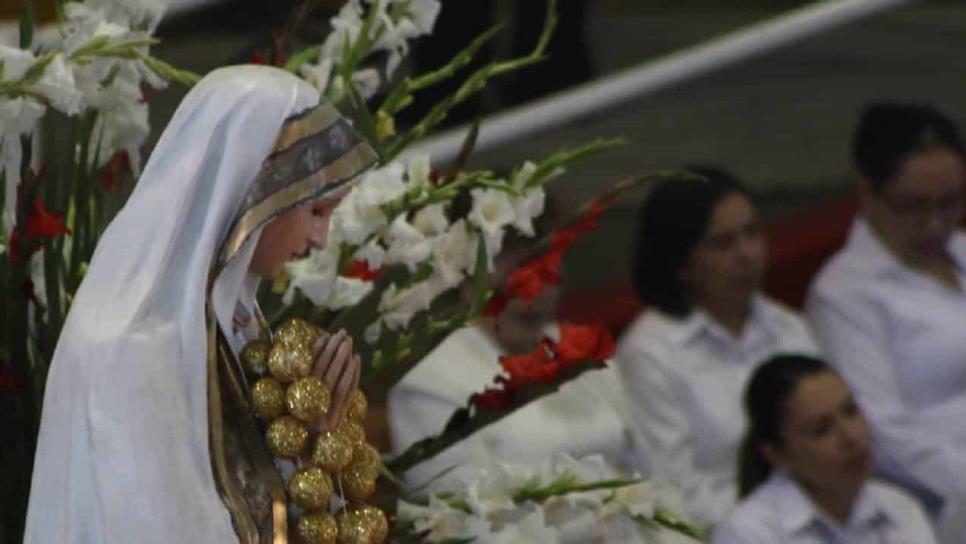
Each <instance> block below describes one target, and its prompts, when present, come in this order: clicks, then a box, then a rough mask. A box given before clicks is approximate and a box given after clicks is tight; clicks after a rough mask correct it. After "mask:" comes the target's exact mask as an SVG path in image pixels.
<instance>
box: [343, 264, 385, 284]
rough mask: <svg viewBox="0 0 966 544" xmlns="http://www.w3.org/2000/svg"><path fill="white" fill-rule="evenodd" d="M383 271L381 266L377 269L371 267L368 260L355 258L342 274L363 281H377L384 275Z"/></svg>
mask: <svg viewBox="0 0 966 544" xmlns="http://www.w3.org/2000/svg"><path fill="white" fill-rule="evenodd" d="M383 272H384V271H383V269H381V268H376V269H375V270H373V269H371V268H369V264H368V263H367V262H366V261H361V260H359V259H354V260H352V261H350V262H349V264H348V265H347V266H346V270H345V272H344V273H343V274H342V275H343V276H344V277H346V278H353V279H357V280H362V281H375V280H378V279H379V278H380V277H382V274H383Z"/></svg>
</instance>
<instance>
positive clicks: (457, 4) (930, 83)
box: [0, 0, 966, 291]
mask: <svg viewBox="0 0 966 544" xmlns="http://www.w3.org/2000/svg"><path fill="white" fill-rule="evenodd" d="M314 3H315V4H316V5H317V6H319V8H318V9H316V10H315V11H314V13H312V14H311V16H310V19H308V20H306V21H304V24H302V25H300V26H301V28H302V30H301V31H300V32H298V33H297V34H296V35H295V40H296V41H299V42H303V43H316V42H319V41H321V38H322V36H323V35H324V33H325V30H326V24H325V21H326V18H327V17H328V15H331V14H332V13H334V12H335V11H336V10H338V8H339V6H340V5H341V2H340V1H339V0H314ZM834 3H835V2H824V3H823V4H834ZM897 3H898V2H897ZM19 4H20V3H19V2H16V1H12V0H4V2H3V7H2V11H0V13H2V16H3V18H4V19H5V20H6V23H5V24H4V25H3V29H2V32H0V38H2V39H3V40H4V41H5V42H7V43H11V42H12V40H14V39H15V37H16V24H15V18H16V15H17V12H18V9H19ZM48 4H50V3H48V2H42V1H41V2H37V10H38V15H39V16H40V17H41V18H43V17H46V18H48V19H49V18H51V17H53V9H52V7H50V6H49V5H48ZM300 4H302V2H300V1H293V0H271V1H269V0H224V1H219V0H171V2H170V4H169V10H168V15H167V16H166V18H165V20H164V21H163V22H162V25H161V27H160V28H159V30H158V32H157V36H158V37H159V38H160V39H161V40H162V43H161V44H160V45H158V46H156V48H154V52H155V54H156V55H157V56H158V57H160V58H162V59H164V60H166V61H168V62H170V63H172V64H174V65H175V66H178V67H181V68H184V69H188V70H192V71H195V72H198V73H205V72H207V71H209V70H211V69H213V68H216V67H218V66H223V65H226V64H233V63H240V62H249V61H251V60H252V59H259V60H262V61H266V62H271V54H272V43H273V29H274V30H275V31H276V32H277V31H278V29H281V28H283V27H284V26H285V25H286V22H287V21H288V20H289V17H290V14H291V13H292V12H293V10H294V9H296V8H297V7H298V6H299V5H300ZM811 4H812V3H810V2H802V1H792V0H730V1H728V2H720V1H716V0H595V1H582V0H561V6H560V11H561V13H560V19H561V20H560V26H559V27H558V32H557V34H556V37H555V38H554V41H553V43H552V45H551V49H550V51H551V52H550V55H551V56H550V58H549V59H548V60H547V61H546V62H545V63H544V64H542V65H540V66H538V67H536V68H533V69H531V70H528V71H524V72H522V73H520V74H518V75H510V76H508V77H506V78H504V79H497V80H496V81H495V82H494V84H493V85H492V88H490V89H488V91H487V92H486V93H485V94H484V95H483V96H482V97H481V98H480V100H478V101H475V102H471V103H469V104H467V105H466V107H463V108H461V109H459V110H458V111H457V112H456V115H454V117H453V118H452V119H451V120H450V121H449V126H451V127H452V126H459V125H461V124H462V123H465V122H468V121H471V120H473V119H475V118H477V117H478V116H482V115H488V114H492V113H495V112H498V111H501V110H505V109H507V108H512V107H514V106H521V105H523V104H528V103H530V102H532V101H534V100H537V99H540V98H546V97H547V96H548V95H553V94H554V93H561V92H567V91H568V90H573V89H575V88H579V87H581V86H583V87H584V88H587V87H586V86H588V85H593V84H594V83H595V82H600V81H601V80H602V79H603V78H608V77H611V76H616V75H619V74H621V73H623V72H624V71H628V70H634V69H636V68H639V67H641V66H642V65H644V64H645V63H649V62H657V61H660V60H661V59H664V58H665V57H666V56H667V55H669V54H673V53H675V52H681V51H682V50H685V49H686V48H691V47H696V46H700V45H702V44H707V43H708V42H709V41H711V40H715V39H720V38H722V37H724V36H728V35H729V33H736V32H742V31H744V30H746V29H748V28H749V27H750V26H752V25H755V24H760V23H764V22H768V21H774V20H776V19H777V18H781V17H788V16H789V14H791V13H793V12H794V11H795V10H798V9H802V8H804V7H807V6H809V5H811ZM898 4H902V5H899V6H898V7H894V8H892V9H885V10H882V11H881V12H878V13H876V14H874V15H871V16H868V17H863V18H861V19H858V20H856V21H853V22H851V23H848V24H845V25H844V26H837V27H835V28H832V29H830V30H826V31H822V32H819V33H817V34H814V35H812V36H810V37H807V38H805V39H802V40H799V41H796V42H794V43H791V44H789V45H785V46H782V47H780V48H778V49H775V50H772V51H769V52H767V53H764V54H760V55H754V56H751V57H750V58H748V59H746V60H743V61H741V62H738V63H732V64H730V65H728V66H724V67H721V68H718V69H715V70H711V71H707V72H705V73H703V74H702V75H700V76H698V77H694V78H688V79H685V80H682V81H679V82H677V83H675V84H673V85H670V86H666V87H664V88H663V89H660V90H659V91H657V92H654V93H649V94H646V95H643V96H638V97H636V98H634V99H631V100H625V101H621V102H619V103H616V104H609V105H608V104H607V97H606V96H601V97H600V105H599V107H594V108H592V111H588V113H586V114H584V115H581V116H579V117H578V118H577V119H575V120H573V121H570V122H568V123H566V124H564V125H563V126H557V127H551V128H549V129H546V130H537V131H536V132H533V133H530V134H528V135H527V136H525V137H523V138H518V139H514V140H511V141H506V142H502V143H499V144H497V145H494V146H492V147H490V148H488V149H485V150H482V151H480V152H478V153H476V154H475V155H474V156H473V158H472V159H471V163H470V166H471V167H473V168H487V169H492V170H503V169H507V168H509V167H511V166H512V165H514V164H519V163H520V162H522V161H523V160H526V159H538V158H540V157H543V156H545V155H547V154H549V153H552V152H553V151H556V150H558V149H560V148H562V147H575V146H578V145H580V144H582V143H585V142H587V141H590V140H592V139H594V138H597V137H615V136H622V137H625V138H627V139H629V140H630V144H629V145H627V146H625V147H623V148H620V149H617V150H614V151H610V152H607V153H604V154H601V155H599V156H596V157H593V158H590V159H588V160H585V161H583V162H581V163H579V164H578V165H576V166H575V167H574V168H572V169H571V170H570V171H569V172H567V174H566V176H565V179H563V180H561V181H560V182H557V183H555V185H556V187H557V188H558V189H560V190H562V191H563V192H564V193H565V194H566V196H567V198H568V199H570V200H572V201H573V202H575V203H577V202H582V201H583V200H585V199H588V198H591V197H592V196H593V195H595V194H596V193H599V192H600V191H601V190H602V189H603V188H604V187H605V186H607V185H609V184H610V183H612V182H614V181H616V180H617V179H619V178H620V177H621V176H623V175H627V174H633V173H638V172H642V171H648V170H655V169H668V168H679V167H682V166H685V165H689V164H702V165H716V166H720V167H724V168H726V169H729V170H731V171H733V172H734V173H735V174H737V175H738V176H739V177H740V178H742V179H744V180H745V181H746V182H747V183H748V184H749V185H750V187H751V188H752V190H753V192H754V194H755V195H756V196H757V197H758V202H759V204H760V206H761V208H762V210H763V212H764V214H765V216H766V219H774V218H778V217H782V216H786V215H787V214H789V213H792V212H795V211H796V210H800V209H803V208H808V207H809V206H814V205H816V204H818V203H821V202H822V201H826V200H830V199H835V198H837V197H842V196H843V195H845V194H847V193H849V192H850V191H851V184H852V173H851V169H850V165H849V160H848V149H849V138H850V134H851V131H852V126H853V124H854V121H855V119H856V116H857V113H858V110H859V108H860V107H861V105H862V104H864V103H866V102H868V101H870V100H879V99H897V100H913V101H923V102H929V103H932V104H935V105H937V106H938V107H940V108H941V109H943V110H945V111H946V112H948V113H949V114H950V115H951V116H952V117H953V118H954V119H957V120H959V121H960V122H963V121H966V56H964V55H962V54H961V53H960V51H962V47H963V45H964V44H966V2H961V1H952V0H946V1H941V0H932V1H923V2H907V3H898ZM543 6H544V3H543V2H542V1H540V0H518V1H513V0H498V1H481V0H476V1H472V2H466V1H459V0H444V2H443V11H442V14H441V16H440V18H439V20H438V21H437V29H436V32H435V33H434V35H433V36H432V37H431V38H429V39H425V40H423V41H422V42H419V43H418V45H417V48H416V51H415V55H414V58H413V59H412V62H410V65H409V66H406V67H404V70H403V72H405V71H406V70H410V71H412V70H416V71H422V70H426V69H429V68H432V67H435V66H438V65H439V64H441V63H442V62H443V61H444V60H445V59H448V58H449V57H450V56H451V55H452V54H453V53H455V52H456V51H457V50H459V49H460V48H461V47H462V46H463V45H465V44H466V43H467V42H468V41H469V40H471V39H472V38H473V37H474V36H475V35H477V34H478V33H479V32H481V31H482V30H484V29H485V28H487V27H489V26H490V25H492V24H496V23H504V24H505V28H504V30H503V32H502V34H501V35H500V36H499V38H498V39H497V40H496V41H495V43H494V45H493V47H492V48H491V49H490V50H489V51H487V52H486V53H485V54H484V55H483V59H481V60H485V59H487V58H489V59H496V58H505V57H508V56H510V55H512V54H513V53H514V52H517V53H522V52H525V51H528V50H529V49H530V48H531V47H532V46H533V43H534V42H535V40H536V35H537V33H538V32H539V26H540V24H541V21H542V13H543V9H544V8H543ZM184 93H185V89H184V88H182V87H180V86H177V85H172V86H170V87H169V88H168V89H166V90H164V91H162V92H159V93H156V94H153V95H152V96H150V97H149V99H150V101H151V105H152V109H151V126H152V127H153V129H154V133H155V134H154V137H155V138H156V137H157V135H158V134H159V133H160V130H161V128H162V127H163V126H164V124H165V123H166V122H167V120H168V119H169V118H170V116H171V114H172V112H173V111H174V108H175V107H176V106H177V104H178V102H179V100H180V99H181V97H182V96H183V95H184ZM431 101H432V97H428V99H427V100H426V102H425V104H426V105H428V104H430V103H431ZM417 109H418V108H417ZM406 121H407V120H406V119H405V118H404V119H402V120H400V122H402V123H403V124H405V122H406ZM152 142H153V140H152ZM150 145H151V142H149V144H148V147H150ZM143 156H147V153H145V154H144V155H143ZM434 166H436V167H437V168H439V167H444V166H445V164H435V165H434ZM642 196H643V194H636V195H631V196H630V197H629V198H626V199H624V200H622V201H620V202H619V203H618V204H616V205H615V207H614V209H613V210H612V211H611V213H609V214H607V215H605V217H604V220H603V223H602V225H601V227H600V230H599V231H598V232H597V233H596V234H594V235H593V238H592V239H591V241H589V242H588V243H583V244H578V246H577V247H576V248H575V249H574V250H573V251H572V252H571V253H570V254H569V256H568V263H567V274H568V281H567V282H566V284H565V286H566V290H568V291H574V290H585V289H587V288H588V287H591V286H596V285H600V284H613V283H620V282H623V281H625V279H626V277H627V268H628V262H629V248H630V247H631V242H632V238H633V229H634V224H635V211H636V207H637V205H638V203H639V201H640V198H641V197H642Z"/></svg>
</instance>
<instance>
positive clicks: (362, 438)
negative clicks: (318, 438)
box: [335, 419, 366, 446]
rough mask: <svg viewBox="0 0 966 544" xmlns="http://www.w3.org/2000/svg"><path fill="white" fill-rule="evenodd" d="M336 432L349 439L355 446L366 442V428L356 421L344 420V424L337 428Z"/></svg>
mask: <svg viewBox="0 0 966 544" xmlns="http://www.w3.org/2000/svg"><path fill="white" fill-rule="evenodd" d="M335 433H336V434H338V435H340V436H342V437H343V438H345V439H346V440H348V441H349V443H350V444H352V445H353V446H357V445H359V444H364V443H365V442H366V431H365V429H363V428H362V425H360V424H359V423H357V422H355V421H349V420H348V419H346V420H343V421H342V424H341V425H339V427H338V428H337V429H336V430H335Z"/></svg>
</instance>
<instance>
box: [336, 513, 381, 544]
mask: <svg viewBox="0 0 966 544" xmlns="http://www.w3.org/2000/svg"><path fill="white" fill-rule="evenodd" d="M336 522H337V523H338V525H339V544H370V543H372V542H375V539H374V538H373V537H374V536H375V535H374V534H373V528H372V527H371V526H370V523H368V522H367V520H366V519H365V518H363V517H362V516H360V515H359V514H358V513H357V512H354V511H349V512H343V513H341V514H339V515H338V516H337V517H336Z"/></svg>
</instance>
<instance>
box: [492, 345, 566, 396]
mask: <svg viewBox="0 0 966 544" xmlns="http://www.w3.org/2000/svg"><path fill="white" fill-rule="evenodd" d="M500 366H502V367H503V369H504V370H506V372H507V374H509V378H507V381H506V388H507V389H508V390H510V391H513V390H514V389H517V388H519V387H521V386H523V385H527V384H531V383H553V382H554V381H555V380H556V379H557V378H558V377H559V376H560V371H561V367H560V364H558V363H557V361H555V360H554V359H553V357H551V356H550V352H548V351H547V349H546V346H544V344H543V343H541V344H540V346H538V347H537V349H536V350H535V351H534V352H533V353H524V354H522V355H508V356H504V357H500Z"/></svg>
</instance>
